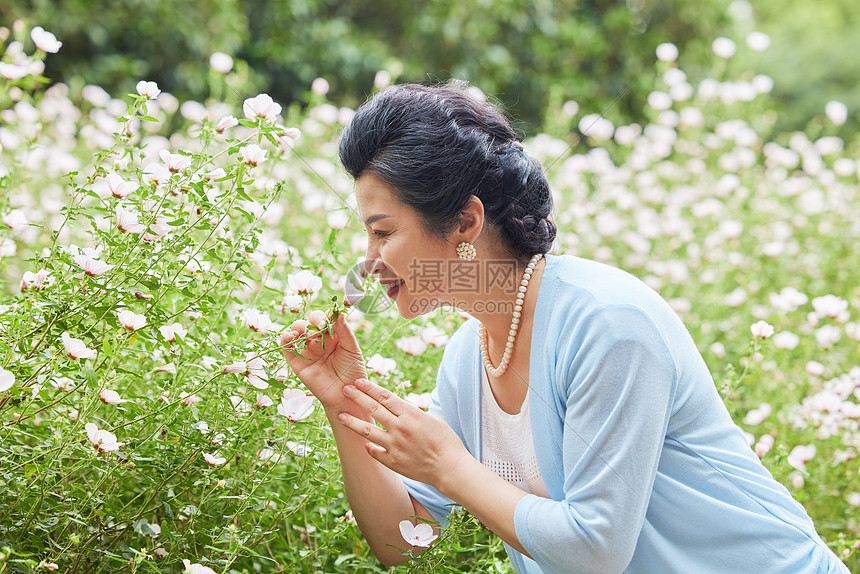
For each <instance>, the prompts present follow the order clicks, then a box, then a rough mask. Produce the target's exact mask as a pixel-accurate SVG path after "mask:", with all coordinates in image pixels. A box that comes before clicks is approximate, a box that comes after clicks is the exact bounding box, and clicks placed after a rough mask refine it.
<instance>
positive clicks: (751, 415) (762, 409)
mask: <svg viewBox="0 0 860 574" xmlns="http://www.w3.org/2000/svg"><path fill="white" fill-rule="evenodd" d="M771 412H773V407H771V406H770V404H768V403H762V404H761V405H759V407H758V408H757V409H752V410H751V411H749V412H748V413H747V414H746V416H745V417H744V424H745V425H757V424H761V423H763V422H764V420H765V419H766V418H767V417H769V416H770V413H771Z"/></svg>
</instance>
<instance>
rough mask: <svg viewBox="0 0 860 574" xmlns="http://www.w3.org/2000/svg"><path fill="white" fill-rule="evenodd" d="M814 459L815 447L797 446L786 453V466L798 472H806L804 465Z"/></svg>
mask: <svg viewBox="0 0 860 574" xmlns="http://www.w3.org/2000/svg"><path fill="white" fill-rule="evenodd" d="M813 458H815V445H814V444H810V445H802V444H799V445H797V446H796V447H794V448H793V449H791V452H790V453H788V464H789V465H791V466H793V467H794V468H796V469H797V470H799V471H805V470H806V463H807V462H809V461H810V460H812V459H813Z"/></svg>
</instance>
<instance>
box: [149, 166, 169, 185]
mask: <svg viewBox="0 0 860 574" xmlns="http://www.w3.org/2000/svg"><path fill="white" fill-rule="evenodd" d="M143 174H144V175H143V179H145V180H146V181H154V182H155V185H161V184H164V183H167V181H168V180H169V179H170V170H169V169H167V168H166V167H164V166H163V165H162V164H160V163H155V162H151V163H148V164H146V166H144V168H143Z"/></svg>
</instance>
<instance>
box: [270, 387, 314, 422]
mask: <svg viewBox="0 0 860 574" xmlns="http://www.w3.org/2000/svg"><path fill="white" fill-rule="evenodd" d="M312 412H314V399H313V397H309V396H307V395H306V394H305V393H304V391H301V390H299V389H284V394H283V396H282V397H281V404H279V405H278V414H280V415H281V416H285V417H287V418H288V419H289V420H291V421H293V422H296V421H300V420H303V419H306V418H308V417H309V416H310V415H311V413H312Z"/></svg>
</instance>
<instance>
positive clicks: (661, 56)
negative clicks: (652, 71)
mask: <svg viewBox="0 0 860 574" xmlns="http://www.w3.org/2000/svg"><path fill="white" fill-rule="evenodd" d="M657 59H658V60H661V61H663V62H674V61H675V60H677V59H678V47H677V46H676V45H675V44H672V43H670V42H664V43H663V44H660V45H659V46H657Z"/></svg>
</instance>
